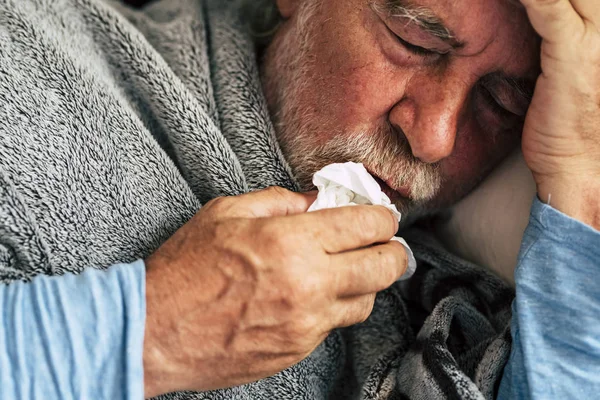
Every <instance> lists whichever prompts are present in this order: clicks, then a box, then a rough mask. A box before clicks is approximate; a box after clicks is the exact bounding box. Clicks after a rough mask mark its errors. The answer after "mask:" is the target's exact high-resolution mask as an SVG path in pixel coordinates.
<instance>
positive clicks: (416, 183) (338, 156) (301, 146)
mask: <svg viewBox="0 0 600 400" xmlns="http://www.w3.org/2000/svg"><path fill="white" fill-rule="evenodd" d="M303 130H304V129H303ZM329 136H330V138H329V139H328V140H327V141H325V142H324V143H321V144H319V145H315V143H313V142H312V141H311V140H310V138H306V137H305V136H304V135H295V136H294V137H293V138H289V140H290V142H288V143H287V146H286V147H290V148H293V149H294V151H293V152H291V153H290V156H291V159H290V162H291V164H292V165H295V166H296V167H297V169H298V170H297V171H296V177H297V179H298V180H299V183H300V184H301V186H303V187H312V185H311V183H312V175H310V172H312V173H314V172H316V171H318V170H320V169H321V168H323V167H325V166H327V165H329V164H332V163H344V162H347V161H353V162H358V163H362V164H364V165H365V166H366V167H367V168H368V169H369V170H370V171H371V172H373V173H374V174H376V175H377V176H379V177H381V178H383V179H385V180H386V181H388V182H389V183H390V186H392V187H396V188H400V187H406V186H408V187H410V188H411V200H412V201H413V202H415V203H422V202H426V201H428V200H430V199H432V198H433V197H434V196H435V195H436V194H437V193H438V192H439V190H440V188H441V186H442V183H443V179H442V175H441V173H440V170H441V169H440V165H439V163H436V164H427V163H424V162H422V161H421V160H419V159H418V158H416V157H415V156H414V155H413V153H412V150H411V146H410V143H409V141H408V139H407V138H406V136H405V135H404V133H403V132H402V131H401V130H399V129H395V128H393V127H392V126H390V125H389V124H387V126H381V127H378V128H375V129H372V130H370V131H363V132H360V133H356V134H348V133H347V132H338V133H335V134H332V135H329ZM300 168H301V170H300Z"/></svg>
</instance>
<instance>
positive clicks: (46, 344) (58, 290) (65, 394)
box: [0, 261, 146, 400]
mask: <svg viewBox="0 0 600 400" xmlns="http://www.w3.org/2000/svg"><path fill="white" fill-rule="evenodd" d="M145 274H146V273H145V267H144V263H143V262H142V261H138V262H135V263H133V264H130V265H115V266H114V267H112V268H110V269H109V270H107V271H98V270H88V271H86V272H84V273H82V274H81V275H77V276H76V275H64V276H57V277H46V276H44V277H38V278H36V279H34V281H33V282H32V283H29V284H26V283H22V282H17V283H13V284H10V285H8V286H2V285H0V310H2V313H0V399H2V400H8V399H11V400H21V399H23V400H25V399H31V400H33V399H36V400H37V399H44V400H55V399H56V400H58V399H60V400H97V399H98V400H100V399H102V400H104V399H107V400H108V399H112V400H120V399H136V400H140V399H143V398H144V371H143V362H142V355H143V343H144V327H145V319H146V300H145V299H146V297H145V284H146V280H145V276H146V275H145Z"/></svg>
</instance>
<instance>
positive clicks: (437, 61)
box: [263, 0, 539, 212]
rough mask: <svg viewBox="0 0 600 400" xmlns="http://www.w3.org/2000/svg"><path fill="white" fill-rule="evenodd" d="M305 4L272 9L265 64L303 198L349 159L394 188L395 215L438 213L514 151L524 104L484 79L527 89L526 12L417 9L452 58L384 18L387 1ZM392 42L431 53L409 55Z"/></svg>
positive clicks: (533, 60)
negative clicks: (433, 24) (438, 29)
mask: <svg viewBox="0 0 600 400" xmlns="http://www.w3.org/2000/svg"><path fill="white" fill-rule="evenodd" d="M311 3H313V2H312V1H311V0H307V1H295V0H280V1H278V4H279V6H280V11H281V13H282V15H283V16H284V18H285V21H284V22H283V23H282V25H281V27H280V29H279V31H278V32H277V34H276V35H275V38H274V41H273V42H272V44H271V45H270V46H269V47H268V49H267V50H266V56H265V58H264V62H263V76H264V88H265V92H266V95H267V98H268V100H269V104H270V107H271V111H272V114H273V115H274V116H275V120H276V123H277V128H278V129H277V130H278V135H279V140H280V143H281V145H282V147H283V150H284V154H285V155H286V157H287V159H288V161H289V162H290V164H291V166H292V168H293V170H294V172H295V174H296V176H297V177H298V178H299V180H300V181H301V183H302V184H303V186H304V187H305V189H308V188H310V186H311V185H310V177H311V176H312V175H313V174H314V172H316V170H317V169H318V168H321V167H322V166H324V165H326V164H329V163H331V162H342V161H356V162H363V163H364V164H365V166H366V167H367V169H368V170H369V171H370V172H372V173H373V174H375V175H376V176H378V177H379V178H381V179H382V180H383V181H386V182H387V183H388V184H389V186H391V187H392V188H393V189H396V191H397V192H391V191H390V190H387V192H388V194H390V195H391V197H392V198H393V200H395V201H396V203H397V204H398V205H399V207H400V209H401V210H403V211H404V212H406V211H409V210H410V209H415V208H419V209H420V210H421V211H422V210H427V209H431V208H438V207H441V206H445V205H448V204H450V203H452V202H454V201H456V200H458V199H459V198H460V197H462V196H464V195H465V194H466V193H467V192H468V191H470V190H471V189H472V188H473V187H474V186H475V185H476V184H477V183H478V182H479V181H480V180H481V179H482V178H483V177H484V176H485V175H486V174H487V173H488V172H489V171H490V170H491V168H493V167H494V166H495V165H496V164H497V163H498V162H499V161H500V160H502V159H503V158H504V157H505V156H506V155H507V154H508V153H509V152H510V151H511V150H513V149H514V148H516V146H517V145H518V143H519V139H520V135H521V130H522V123H523V120H524V116H525V113H526V111H527V106H528V103H529V99H527V98H524V97H523V96H521V95H520V93H519V92H518V91H516V90H514V89H513V88H512V87H511V86H510V85H507V84H504V83H500V81H499V80H498V81H497V82H495V81H489V78H490V77H491V76H492V74H495V73H501V74H504V75H506V76H510V77H514V78H522V79H525V80H527V83H526V84H525V86H528V89H529V90H530V91H532V87H533V85H534V82H535V78H536V77H537V73H538V60H539V40H538V38H537V37H536V35H535V34H534V31H533V29H532V28H531V26H530V24H529V22H528V19H527V15H526V13H525V10H524V8H523V7H521V6H515V5H514V4H513V3H511V2H509V1H504V0H493V1H492V0H456V1H452V2H440V1H435V0H419V1H418V2H417V3H416V4H418V5H419V6H424V7H427V8H430V9H431V11H433V12H434V13H435V14H437V15H438V16H439V18H440V19H441V20H442V21H443V22H444V24H445V26H446V27H447V28H449V29H450V30H451V31H452V32H453V33H454V36H455V39H456V40H457V41H459V42H463V43H464V45H463V46H462V47H461V48H458V49H453V47H452V45H450V44H448V43H445V42H444V41H442V40H440V39H438V38H437V37H435V36H434V35H431V34H428V33H427V32H426V31H425V30H423V29H421V28H420V27H419V26H417V25H416V24H414V23H410V21H409V20H408V19H406V18H402V17H388V16H387V14H386V13H385V12H382V11H381V9H382V8H383V6H384V3H385V1H384V0H376V1H373V2H370V1H366V0H347V1H333V0H323V1H320V2H318V3H319V4H318V5H317V6H311ZM395 35H397V36H399V37H400V38H401V39H402V40H404V41H406V42H409V43H410V44H412V45H414V46H419V47H422V48H425V49H427V50H430V51H431V52H432V53H431V54H427V55H419V54H414V53H412V52H411V51H410V50H409V49H408V48H407V46H405V45H404V44H403V43H402V42H401V41H400V40H398V38H397V37H396V36H395ZM490 94H491V95H492V96H494V97H495V98H497V99H501V100H502V104H499V103H498V102H497V101H496V100H494V98H492V96H490ZM361 135H362V136H361ZM362 137H369V138H370V139H372V141H374V142H375V143H376V144H375V145H374V147H371V148H368V147H366V145H365V144H364V142H365V140H362V143H361V140H357V138H362ZM355 141H358V142H359V143H358V144H357V145H356V146H355V147H356V148H355V149H348V147H349V143H350V142H355ZM394 146H396V147H398V150H397V151H390V147H394ZM407 197H408V198H412V201H409V200H408V199H407ZM415 206H418V207H415Z"/></svg>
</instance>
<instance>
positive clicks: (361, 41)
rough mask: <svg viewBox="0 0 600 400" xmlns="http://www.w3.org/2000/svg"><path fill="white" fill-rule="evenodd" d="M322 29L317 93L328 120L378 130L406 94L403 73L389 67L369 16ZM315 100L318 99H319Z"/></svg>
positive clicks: (328, 24) (317, 56)
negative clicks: (402, 95)
mask: <svg viewBox="0 0 600 400" xmlns="http://www.w3.org/2000/svg"><path fill="white" fill-rule="evenodd" d="M350 15H352V18H349V19H347V20H345V21H343V22H342V21H334V20H331V21H328V22H325V23H323V25H322V27H321V35H320V40H319V41H318V43H317V46H316V48H315V49H314V51H315V59H316V60H318V61H317V62H316V63H315V64H314V67H313V68H314V73H313V76H314V77H315V79H314V81H313V82H312V83H309V84H312V85H314V90H313V92H314V93H315V94H316V99H318V100H317V101H318V103H319V106H320V107H319V108H320V110H319V113H320V114H322V116H323V118H327V119H336V121H335V122H336V123H337V124H338V126H340V125H341V126H342V127H343V128H344V129H357V128H361V127H362V128H365V127H368V126H372V124H373V123H375V122H378V121H380V120H381V119H382V118H383V117H386V116H387V114H388V112H389V110H390V109H391V107H392V106H393V105H394V104H395V103H396V102H397V101H398V98H399V97H401V96H399V93H402V87H403V83H402V81H401V80H399V79H398V71H397V68H396V69H395V68H394V66H393V65H391V64H390V63H389V61H388V60H387V58H386V57H385V55H384V54H383V52H382V49H381V48H380V46H379V43H378V40H377V38H376V36H375V35H374V34H373V31H374V28H373V27H372V26H370V25H371V24H373V21H371V20H370V19H369V18H368V17H365V16H363V15H361V14H360V13H352V14H350ZM316 99H313V100H316Z"/></svg>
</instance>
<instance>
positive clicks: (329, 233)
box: [296, 205, 398, 254]
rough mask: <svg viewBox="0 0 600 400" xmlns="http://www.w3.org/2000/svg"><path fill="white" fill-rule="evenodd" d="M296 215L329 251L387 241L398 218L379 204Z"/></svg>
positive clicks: (393, 232) (394, 231)
mask: <svg viewBox="0 0 600 400" xmlns="http://www.w3.org/2000/svg"><path fill="white" fill-rule="evenodd" d="M296 218H297V219H298V222H299V223H304V224H307V225H308V226H311V228H312V230H313V232H314V235H315V237H316V238H317V240H318V241H319V243H320V244H321V246H322V248H323V250H325V251H326V252H327V253H330V254H333V253H339V252H342V251H347V250H354V249H358V248H361V247H366V246H370V245H372V244H375V243H384V242H387V241H388V240H390V239H391V238H392V237H393V236H394V234H395V233H396V232H397V231H398V220H397V219H396V218H395V217H394V215H393V214H392V212H391V211H390V210H388V209H387V208H385V207H382V206H362V205H361V206H348V207H339V208H331V209H327V210H320V211H315V212H311V213H308V214H303V215H298V216H297V217H296Z"/></svg>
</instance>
